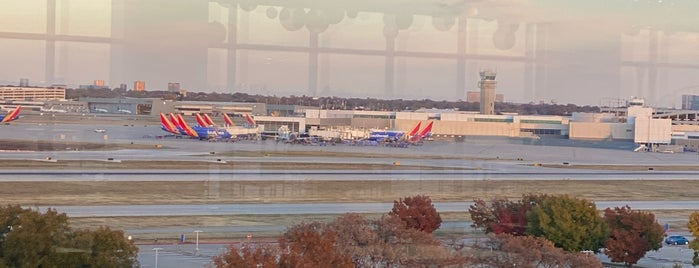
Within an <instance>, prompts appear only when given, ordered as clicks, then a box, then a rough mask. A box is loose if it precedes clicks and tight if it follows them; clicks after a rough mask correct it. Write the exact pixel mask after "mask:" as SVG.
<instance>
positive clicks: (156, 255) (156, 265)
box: [153, 248, 163, 268]
mask: <svg viewBox="0 0 699 268" xmlns="http://www.w3.org/2000/svg"><path fill="white" fill-rule="evenodd" d="M153 250H155V268H158V251H159V250H163V248H153Z"/></svg>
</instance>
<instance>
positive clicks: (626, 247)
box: [604, 206, 665, 266]
mask: <svg viewBox="0 0 699 268" xmlns="http://www.w3.org/2000/svg"><path fill="white" fill-rule="evenodd" d="M604 220H605V221H606V222H607V224H608V225H609V231H610V235H609V239H607V244H606V247H605V249H604V254H606V255H607V256H609V258H611V259H612V261H613V262H623V263H624V264H626V265H628V266H631V265H633V264H636V263H637V262H638V260H640V259H641V258H643V256H645V255H646V252H648V251H650V250H658V249H660V247H662V242H663V236H664V234H665V231H664V230H663V227H662V226H660V224H658V223H657V222H656V221H655V215H654V214H653V213H650V212H641V211H633V210H631V208H630V207H629V206H624V207H621V208H619V207H616V208H614V209H611V208H607V209H605V210H604Z"/></svg>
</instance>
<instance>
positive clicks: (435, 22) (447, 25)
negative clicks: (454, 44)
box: [432, 16, 456, 32]
mask: <svg viewBox="0 0 699 268" xmlns="http://www.w3.org/2000/svg"><path fill="white" fill-rule="evenodd" d="M454 24H456V18H454V17H453V16H433V17H432V27H434V28H435V29H437V30H439V31H442V32H446V31H449V30H450V29H451V27H454Z"/></svg>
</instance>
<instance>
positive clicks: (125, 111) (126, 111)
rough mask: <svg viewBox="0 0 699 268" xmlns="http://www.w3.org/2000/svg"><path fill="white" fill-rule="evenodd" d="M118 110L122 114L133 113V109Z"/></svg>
mask: <svg viewBox="0 0 699 268" xmlns="http://www.w3.org/2000/svg"><path fill="white" fill-rule="evenodd" d="M117 112H119V113H122V114H131V111H129V110H124V109H119V110H117Z"/></svg>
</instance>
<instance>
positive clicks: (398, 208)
mask: <svg viewBox="0 0 699 268" xmlns="http://www.w3.org/2000/svg"><path fill="white" fill-rule="evenodd" d="M388 214H389V215H391V216H396V217H398V218H399V219H401V220H402V221H404V222H405V224H406V226H407V227H409V228H414V229H417V230H420V231H423V232H426V233H432V232H434V231H435V230H437V229H439V226H441V224H442V218H441V217H440V216H439V212H437V209H436V208H435V207H434V204H432V199H430V197H429V196H425V195H416V196H412V197H406V198H405V199H398V200H396V201H393V209H392V210H391V212H389V213H388Z"/></svg>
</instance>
